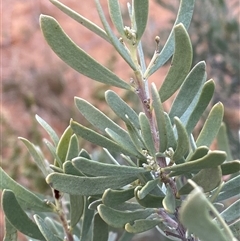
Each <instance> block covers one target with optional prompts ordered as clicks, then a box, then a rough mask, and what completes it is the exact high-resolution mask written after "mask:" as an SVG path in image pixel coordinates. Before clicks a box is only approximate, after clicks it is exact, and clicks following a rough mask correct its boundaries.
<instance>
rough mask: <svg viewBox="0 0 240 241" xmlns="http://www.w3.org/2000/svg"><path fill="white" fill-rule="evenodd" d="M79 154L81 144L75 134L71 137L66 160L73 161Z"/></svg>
mask: <svg viewBox="0 0 240 241" xmlns="http://www.w3.org/2000/svg"><path fill="white" fill-rule="evenodd" d="M78 154H79V142H78V138H77V136H76V135H75V134H74V135H72V136H71V139H70V142H69V146H68V151H67V155H66V160H72V159H73V158H75V157H77V156H78Z"/></svg>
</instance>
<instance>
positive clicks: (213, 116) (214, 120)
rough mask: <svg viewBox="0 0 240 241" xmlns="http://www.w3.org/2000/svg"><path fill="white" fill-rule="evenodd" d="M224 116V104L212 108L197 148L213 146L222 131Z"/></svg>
mask: <svg viewBox="0 0 240 241" xmlns="http://www.w3.org/2000/svg"><path fill="white" fill-rule="evenodd" d="M223 114H224V107H223V104H222V103H220V102H219V103H217V104H215V105H214V106H213V107H212V109H211V111H210V113H209V115H208V118H207V120H206V121H205V123H204V126H203V128H202V130H201V132H200V134H199V136H198V138H197V141H196V145H197V146H203V145H205V146H208V147H209V146H210V145H211V144H212V142H213V140H214V139H215V137H216V135H217V134H218V131H219V129H220V126H221V123H222V119H223Z"/></svg>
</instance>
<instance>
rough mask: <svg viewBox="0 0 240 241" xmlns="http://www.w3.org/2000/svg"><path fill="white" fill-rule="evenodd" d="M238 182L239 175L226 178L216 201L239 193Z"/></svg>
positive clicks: (239, 181)
mask: <svg viewBox="0 0 240 241" xmlns="http://www.w3.org/2000/svg"><path fill="white" fill-rule="evenodd" d="M239 183H240V175H238V176H236V177H234V178H232V179H230V180H228V181H227V182H226V183H225V184H224V186H223V188H222V190H221V192H220V193H219V195H218V197H217V199H216V202H221V201H223V200H226V199H229V198H231V197H234V196H236V195H239Z"/></svg>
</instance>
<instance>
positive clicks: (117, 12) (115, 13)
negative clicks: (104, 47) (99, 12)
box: [108, 0, 125, 37]
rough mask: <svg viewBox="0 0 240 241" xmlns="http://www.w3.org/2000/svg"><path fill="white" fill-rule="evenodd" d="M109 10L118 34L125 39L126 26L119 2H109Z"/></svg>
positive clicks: (109, 0) (110, 0)
mask: <svg viewBox="0 0 240 241" xmlns="http://www.w3.org/2000/svg"><path fill="white" fill-rule="evenodd" d="M108 8H109V13H110V17H111V20H112V22H113V24H114V26H115V28H116V29H117V31H118V33H119V34H120V35H121V36H122V37H123V36H124V35H125V34H124V26H123V19H122V14H121V8H120V5H119V1H118V0H108Z"/></svg>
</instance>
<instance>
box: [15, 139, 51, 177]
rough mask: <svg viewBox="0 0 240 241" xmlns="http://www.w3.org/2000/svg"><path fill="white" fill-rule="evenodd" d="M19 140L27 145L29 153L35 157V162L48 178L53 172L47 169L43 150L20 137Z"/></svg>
mask: <svg viewBox="0 0 240 241" xmlns="http://www.w3.org/2000/svg"><path fill="white" fill-rule="evenodd" d="M18 139H19V140H21V141H22V142H23V143H24V144H25V146H26V147H27V149H28V151H29V153H30V154H31V156H32V157H33V160H34V161H35V162H36V164H37V166H38V168H39V169H40V170H41V171H42V173H43V175H44V177H46V176H47V175H48V174H49V173H50V172H51V171H50V170H49V168H48V167H47V165H48V164H47V163H46V162H45V159H44V156H43V154H42V152H41V150H40V149H39V148H38V147H36V146H35V145H34V144H33V143H31V142H30V141H28V140H27V139H25V138H22V137H19V138H18Z"/></svg>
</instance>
